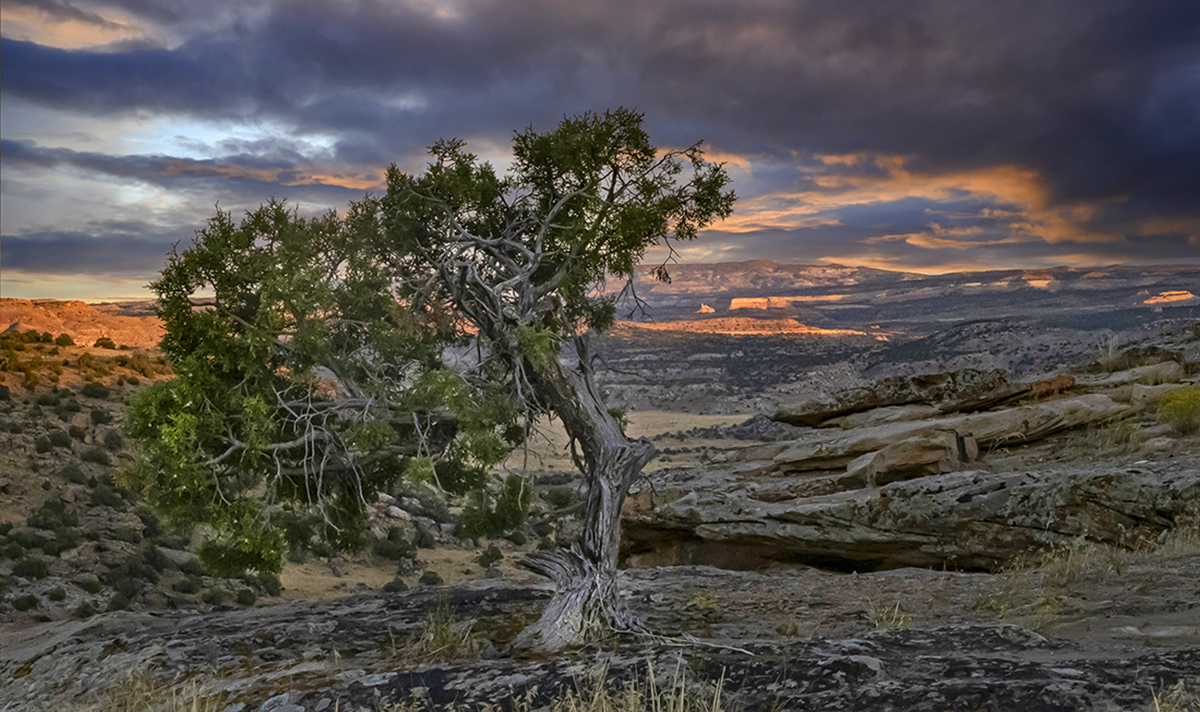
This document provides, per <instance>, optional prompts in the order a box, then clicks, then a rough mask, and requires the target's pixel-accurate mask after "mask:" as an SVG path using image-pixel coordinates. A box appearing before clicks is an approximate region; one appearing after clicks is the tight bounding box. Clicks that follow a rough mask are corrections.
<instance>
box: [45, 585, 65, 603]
mask: <svg viewBox="0 0 1200 712" xmlns="http://www.w3.org/2000/svg"><path fill="white" fill-rule="evenodd" d="M46 598H48V599H50V600H51V601H65V600H67V589H65V588H63V587H62V586H57V587H55V588H52V589H50V591H49V592H47V593H46Z"/></svg>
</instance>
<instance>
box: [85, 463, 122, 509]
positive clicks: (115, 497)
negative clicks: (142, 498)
mask: <svg viewBox="0 0 1200 712" xmlns="http://www.w3.org/2000/svg"><path fill="white" fill-rule="evenodd" d="M100 452H104V451H103V450H101V451H100ZM106 456H107V454H106ZM89 501H90V502H91V505H92V506H93V507H112V508H113V509H115V510H117V511H122V510H124V509H125V499H124V498H123V497H121V493H120V492H118V491H117V490H116V489H114V488H113V486H112V485H110V484H107V483H105V482H104V481H102V480H101V481H97V482H96V486H95V487H94V488H93V489H92V495H91V497H90V498H89Z"/></svg>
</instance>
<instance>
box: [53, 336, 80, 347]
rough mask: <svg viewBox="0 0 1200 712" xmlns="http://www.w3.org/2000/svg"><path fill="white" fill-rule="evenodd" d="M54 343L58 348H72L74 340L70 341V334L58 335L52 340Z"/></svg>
mask: <svg viewBox="0 0 1200 712" xmlns="http://www.w3.org/2000/svg"><path fill="white" fill-rule="evenodd" d="M54 343H56V344H58V345H59V346H74V345H75V339H72V338H71V335H70V334H59V335H58V338H57V339H55V340H54Z"/></svg>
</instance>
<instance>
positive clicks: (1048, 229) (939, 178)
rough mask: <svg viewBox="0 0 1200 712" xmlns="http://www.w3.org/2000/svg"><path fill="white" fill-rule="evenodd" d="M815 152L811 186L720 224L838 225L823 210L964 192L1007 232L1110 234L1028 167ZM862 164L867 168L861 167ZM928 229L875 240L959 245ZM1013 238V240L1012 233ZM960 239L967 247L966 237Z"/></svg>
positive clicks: (760, 201)
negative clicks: (934, 165)
mask: <svg viewBox="0 0 1200 712" xmlns="http://www.w3.org/2000/svg"><path fill="white" fill-rule="evenodd" d="M815 158H816V160H817V161H818V162H819V163H820V164H821V165H820V166H812V167H809V168H807V169H806V172H807V173H808V174H809V176H808V177H809V179H810V181H811V182H812V184H813V185H814V186H815V187H814V188H811V189H809V190H803V191H796V192H776V193H770V194H767V195H763V196H760V197H757V198H751V199H749V200H744V201H742V202H741V203H739V205H738V210H737V213H735V215H734V216H733V217H731V218H730V219H729V220H727V221H726V222H725V223H723V224H722V225H721V229H722V230H724V231H728V232H750V231H754V230H761V229H765V228H778V229H798V228H804V227H820V226H827V225H836V224H839V223H838V221H837V219H836V218H830V217H829V215H830V214H832V213H836V212H837V211H840V210H845V209H848V208H854V207H859V206H865V205H874V204H881V203H889V202H896V201H900V200H905V199H912V198H919V199H924V200H928V201H932V202H957V201H961V200H963V199H964V196H965V197H970V198H973V199H977V200H985V201H987V202H990V203H994V204H995V206H996V207H992V208H987V209H985V210H984V211H982V213H980V214H979V217H986V218H989V219H992V220H999V221H1001V222H1002V223H1006V224H1007V227H1008V229H1009V230H1011V231H1012V233H1013V235H1014V236H1016V235H1024V236H1026V239H1028V238H1037V239H1041V240H1044V241H1047V242H1058V241H1062V240H1081V241H1104V240H1111V239H1116V238H1117V237H1118V235H1117V234H1116V233H1113V232H1107V231H1102V230H1096V229H1093V228H1090V227H1089V226H1088V225H1087V223H1088V221H1089V220H1090V219H1091V218H1092V217H1094V216H1095V214H1096V212H1097V211H1098V210H1099V209H1100V207H1102V204H1100V203H1077V204H1068V205H1061V204H1055V203H1054V202H1053V201H1052V200H1051V196H1050V191H1049V189H1048V187H1047V185H1046V181H1045V179H1044V178H1043V177H1042V176H1041V175H1040V174H1039V173H1038V172H1037V171H1035V170H1033V169H1031V168H1025V167H1021V166H1015V165H999V166H991V167H986V168H976V169H968V170H952V171H946V172H941V173H938V172H930V171H920V170H915V169H912V168H910V167H909V163H910V161H909V159H908V158H906V157H904V156H896V155H886V154H868V153H856V154H847V155H818V156H816V157H815ZM864 168H869V169H870V170H869V171H862V170H861V169H864ZM848 169H860V170H848ZM818 216H819V217H818ZM931 231H932V232H933V234H932V235H921V236H915V235H896V236H886V237H885V238H883V239H904V240H905V241H907V242H909V243H910V244H913V245H916V246H921V247H929V248H935V247H963V245H956V244H953V243H954V241H953V240H946V239H938V238H939V237H942V235H939V234H938V233H937V229H936V228H934V226H933V225H932V224H931ZM1014 241H1020V240H1018V239H1016V238H1014ZM973 244H979V243H973ZM991 244H1000V243H991ZM965 246H966V247H970V246H972V243H968V244H967V245H965Z"/></svg>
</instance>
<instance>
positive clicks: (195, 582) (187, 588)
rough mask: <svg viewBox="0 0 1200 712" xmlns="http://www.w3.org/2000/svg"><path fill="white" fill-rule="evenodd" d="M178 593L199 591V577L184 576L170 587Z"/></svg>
mask: <svg viewBox="0 0 1200 712" xmlns="http://www.w3.org/2000/svg"><path fill="white" fill-rule="evenodd" d="M171 588H172V589H174V590H175V591H176V592H178V593H195V592H196V591H199V590H200V577H198V576H185V577H184V578H182V579H180V580H178V581H176V582H175V583H174V584H172V585H171Z"/></svg>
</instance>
